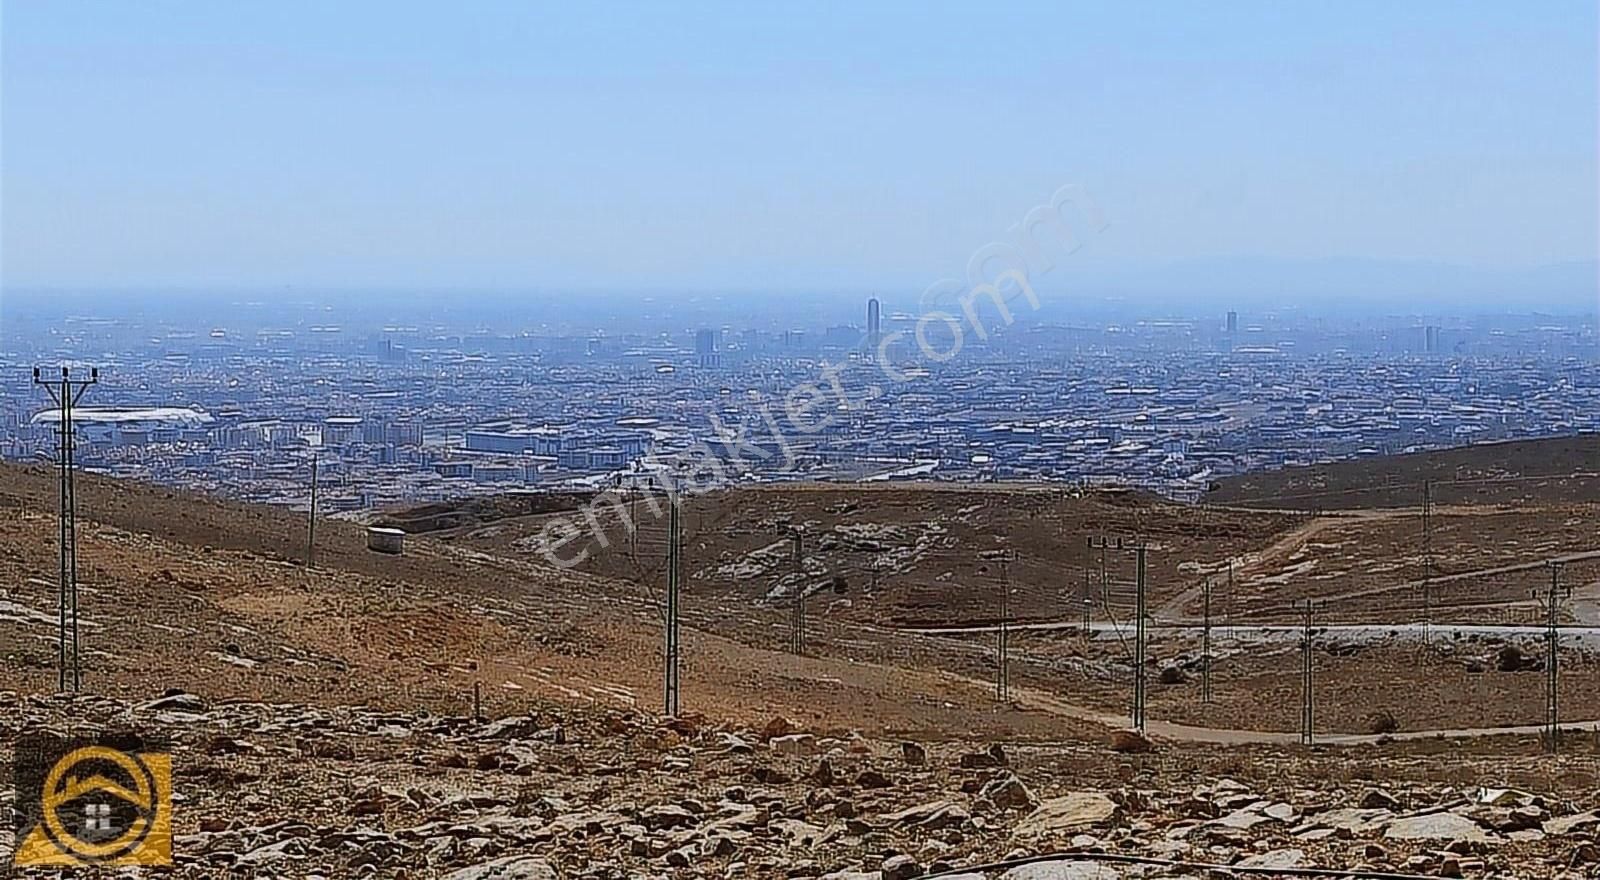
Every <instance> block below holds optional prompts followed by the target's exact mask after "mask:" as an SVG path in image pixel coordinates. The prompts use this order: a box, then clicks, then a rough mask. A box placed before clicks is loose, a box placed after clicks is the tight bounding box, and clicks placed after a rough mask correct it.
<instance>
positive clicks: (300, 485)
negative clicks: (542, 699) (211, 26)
mask: <svg viewBox="0 0 1600 880" xmlns="http://www.w3.org/2000/svg"><path fill="white" fill-rule="evenodd" d="M848 308H849V304H847V303H841V304H840V305H839V306H838V308H837V310H836V311H837V315H836V317H835V318H834V319H833V320H831V321H829V320H823V321H820V322H819V321H815V320H813V321H812V323H810V324H797V325H796V326H793V327H774V326H771V323H770V322H765V323H764V324H761V325H756V324H755V323H754V322H751V324H750V325H744V324H741V323H739V322H736V321H723V322H716V321H713V320H711V319H710V318H708V317H706V316H705V315H704V314H699V313H695V314H693V319H694V320H697V321H698V323H694V324H690V323H688V322H687V321H682V322H680V323H683V324H684V326H668V325H667V323H666V322H662V321H633V322H629V323H628V325H627V326H620V327H616V328H607V327H604V326H600V325H596V326H595V327H593V328H590V329H583V328H581V327H580V328H574V327H570V326H569V327H563V328H559V329H551V328H550V326H549V325H548V323H541V322H536V321H531V322H529V324H530V326H529V327H527V328H522V327H518V326H517V325H516V321H515V320H514V319H511V318H507V319H506V320H505V321H504V322H500V323H499V324H498V325H497V324H495V323H492V322H484V323H480V324H478V325H475V326H471V327H467V326H459V325H455V324H452V323H451V322H450V321H448V320H436V319H432V318H426V317H423V318H420V319H417V320H409V321H408V322H392V321H389V320H388V319H387V318H385V319H384V320H383V321H373V320H371V319H365V318H363V316H361V315H360V314H359V313H358V312H355V311H354V310H346V311H344V312H341V313H339V314H338V315H337V316H336V317H337V318H338V320H337V321H328V320H326V317H325V316H321V315H319V314H318V313H316V312H309V311H308V312H307V313H305V314H294V313H288V314H286V317H283V318H280V319H277V320H266V319H263V318H260V317H256V318H253V319H249V320H245V319H240V318H235V319H232V320H230V319H229V318H226V317H218V316H215V315H205V314H200V313H199V312H203V311H204V310H196V309H188V310H169V311H167V312H165V313H162V314H159V315H149V316H145V315H139V314H129V315H126V316H123V317H120V318H115V319H110V318H105V317H99V318H84V317H75V316H73V315H71V314H67V313H63V314H60V315H53V316H52V315H50V314H48V311H47V310H46V311H39V310H34V311H27V310H24V311H22V312H20V313H19V312H17V311H15V310H13V311H11V312H8V313H6V314H5V315H4V318H5V322H4V325H3V336H0V371H3V372H0V375H4V376H6V377H10V378H8V379H7V380H6V381H4V382H3V383H0V456H3V457H4V458H7V459H13V460H29V459H49V458H50V457H51V456H52V455H53V450H54V448H55V445H56V443H57V440H56V424H57V418H58V416H57V413H56V411H55V410H54V408H53V405H52V404H51V403H50V399H49V397H48V396H47V395H45V394H44V393H43V392H42V390H41V389H39V388H37V387H35V386H34V385H33V384H32V381H31V376H32V370H33V368H34V367H43V368H44V370H45V371H46V373H47V374H48V373H49V372H50V371H59V367H60V365H61V364H72V365H74V366H75V367H81V368H82V370H83V371H84V372H86V371H87V369H88V368H89V367H90V366H91V365H92V366H95V367H98V369H99V370H100V379H101V381H100V384H98V385H96V386H95V387H94V388H92V389H91V391H90V392H89V393H88V394H86V395H85V397H84V399H83V400H82V401H80V403H79V404H78V408H77V409H76V410H75V413H74V416H75V421H76V423H77V424H78V426H79V438H80V439H79V443H80V446H79V449H78V453H77V460H78V462H79V464H80V465H81V466H82V467H84V468H86V469H89V470H92V471H97V472H103V473H108V474H112V475H116V476H123V477H133V478H139V479H145V480H151V481H155V482H158V483H162V484H168V485H173V486H181V487H187V488H193V489H200V490H204V491H207V492H213V493H218V494H223V495H228V496H233V497H237V498H241V499H247V500H253V501H265V502H269V503H274V504H283V505H291V506H302V507H303V506H304V505H306V504H307V503H308V488H309V475H310V465H311V461H312V459H313V458H315V459H316V460H317V464H318V471H319V475H320V476H319V481H320V499H319V507H320V508H321V509H323V510H325V511H330V512H332V511H357V510H364V509H369V508H377V507H383V506H386V505H394V504H400V503H410V502H419V501H427V500H437V499H443V498H452V497H459V496H464V495H470V494H477V493H487V492H504V491H538V490H545V489H554V488H581V487H591V488H599V487H605V486H613V485H640V484H648V483H650V482H652V480H654V479H655V478H656V477H657V476H659V471H660V468H661V467H662V465H661V462H663V461H666V460H667V459H668V458H670V457H671V456H673V455H674V454H677V453H681V452H682V451H683V450H686V449H689V448H690V447H697V446H698V447H699V448H701V449H703V450H707V451H708V452H709V454H710V455H712V456H714V457H715V458H716V459H717V467H718V469H719V470H720V471H721V472H722V473H723V474H724V475H725V476H726V478H727V479H728V480H730V481H734V482H755V481H778V480H831V481H862V480H868V481H875V480H893V479H923V480H979V481H982V480H1038V481H1052V482H1065V483H1073V484H1091V485H1100V484H1113V485H1124V486H1132V487H1138V488H1143V489H1148V490H1153V491H1156V492H1159V493H1161V494H1164V495H1167V496H1169V497H1173V498H1177V499H1181V500H1194V499H1197V498H1199V497H1201V496H1202V495H1203V493H1204V492H1205V490H1206V489H1207V487H1208V486H1209V485H1210V483H1211V482H1212V481H1213V480H1215V479H1217V478H1219V477H1222V476H1226V475H1230V474H1235V473H1240V472H1243V471H1248V470H1254V469H1261V468H1279V467H1289V466H1294V465H1299V464H1308V463H1314V462H1324V461H1330V460H1336V459H1347V458H1353V457H1359V456H1368V455H1382V454H1390V453H1397V452H1405V451H1410V450H1420V449H1431V448H1438V447H1446V446H1457V445H1463V444H1468V443H1479V442H1486V441H1494V440H1502V439H1510V438H1521V437H1534V436H1549V435H1553V434H1570V433H1579V432H1587V431H1594V430H1596V429H1597V428H1600V358H1597V356H1596V351H1597V344H1600V340H1597V338H1596V333H1595V327H1594V321H1593V319H1592V318H1591V317H1583V316H1576V317H1570V318H1555V317H1549V316H1529V317H1511V316H1496V317H1475V318H1464V317H1462V318H1445V317H1441V318H1438V319H1426V320H1424V319H1418V318H1410V317H1408V318H1390V319H1354V318H1350V319H1342V320H1331V319H1315V318H1309V317H1306V316H1303V315H1300V314H1298V313H1292V314H1285V315H1278V314H1247V313H1241V312H1238V311H1221V312H1219V313H1215V314H1207V315H1202V316H1194V317H1187V318H1171V317H1163V318H1138V317H1133V316H1128V317H1124V318H1121V319H1112V318H1107V317H1095V318H1093V319H1074V320H1050V321H1045V320H1037V319H1033V318H1032V316H1024V317H1023V319H1021V320H1018V321H1017V322H1016V323H1013V324H1010V325H1009V326H1001V325H999V324H996V325H995V326H993V327H992V328H990V330H989V332H987V333H985V334H981V335H979V334H972V333H968V334H967V336H966V338H965V339H964V341H963V344H961V345H959V346H957V347H959V348H960V351H959V354H956V355H954V356H952V357H949V358H948V359H946V360H942V361H941V360H931V359H929V358H928V357H926V356H924V355H923V354H922V353H920V352H919V351H918V350H917V346H916V345H915V344H912V343H910V342H909V340H910V339H912V338H913V337H914V336H915V335H916V332H917V326H916V325H917V324H918V313H917V311H916V310H915V309H912V308H899V309H896V308H893V307H891V306H890V305H888V304H887V303H886V302H885V303H880V301H879V299H877V298H870V299H869V298H866V297H862V298H860V299H859V300H857V301H856V302H855V309H854V313H853V314H851V313H850V311H847V309H848ZM230 313H231V314H251V313H249V312H247V311H233V312H227V311H223V310H218V311H217V312H216V315H225V314H230ZM702 318H704V320H700V319H702ZM983 337H986V338H983ZM939 347H940V345H939V344H935V348H939ZM56 374H57V375H58V372H57V373H56ZM47 378H48V376H47ZM797 395H798V396H799V397H801V398H804V400H803V404H804V405H803V406H801V407H800V409H801V410H802V411H803V412H805V413H807V414H809V418H808V419H802V418H800V417H798V416H796V415H795V406H796V397H797ZM803 422H804V424H803Z"/></svg>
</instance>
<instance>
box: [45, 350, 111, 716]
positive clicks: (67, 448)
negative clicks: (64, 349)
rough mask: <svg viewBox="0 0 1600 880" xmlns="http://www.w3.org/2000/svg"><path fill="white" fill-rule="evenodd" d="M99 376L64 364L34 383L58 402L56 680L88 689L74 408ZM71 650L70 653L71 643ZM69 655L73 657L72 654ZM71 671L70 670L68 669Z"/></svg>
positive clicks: (64, 685)
mask: <svg viewBox="0 0 1600 880" xmlns="http://www.w3.org/2000/svg"><path fill="white" fill-rule="evenodd" d="M99 381H100V368H99V367H91V368H89V378H88V379H74V378H72V369H71V368H70V367H62V368H61V378H60V379H49V380H47V379H45V378H44V376H43V374H42V373H41V372H40V370H39V368H38V367H34V368H33V384H35V385H39V386H42V387H43V388H44V390H45V392H46V393H47V394H49V395H50V400H51V401H52V402H54V403H55V405H56V435H57V438H58V441H59V442H58V445H57V447H56V466H57V469H58V471H59V474H60V477H59V478H60V484H61V485H60V499H59V500H60V505H61V506H60V508H59V512H58V514H57V516H56V520H57V524H58V525H59V526H60V531H61V535H60V537H61V582H60V587H59V592H58V594H57V621H56V623H57V628H56V685H57V688H58V689H59V690H63V691H64V690H66V689H67V686H68V684H69V683H70V684H71V686H72V690H74V691H78V690H82V689H83V662H82V659H81V657H80V656H79V653H78V498H77V487H76V485H75V481H74V479H73V472H74V470H75V469H76V461H75V459H76V457H77V447H78V440H77V429H76V427H75V426H74V425H73V422H72V408H73V407H75V406H77V404H78V401H79V400H81V399H83V395H84V394H85V393H86V392H87V391H88V390H89V386H90V385H95V384H98V383H99ZM69 644H70V646H71V649H70V652H69V649H68V645H69ZM69 654H70V656H69ZM69 670H70V673H69Z"/></svg>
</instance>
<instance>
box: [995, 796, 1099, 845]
mask: <svg viewBox="0 0 1600 880" xmlns="http://www.w3.org/2000/svg"><path fill="white" fill-rule="evenodd" d="M1119 815H1121V809H1120V808H1119V807H1118V806H1117V802H1116V801H1113V800H1112V799H1111V798H1109V797H1107V796H1106V795H1105V794H1103V793H1101V792H1098V791H1075V792H1072V793H1071V794H1065V795H1062V796H1061V797H1055V798H1050V799H1049V800H1047V801H1045V802H1044V803H1042V804H1040V805H1039V808H1038V809H1037V810H1034V811H1033V812H1032V813H1029V814H1028V815H1027V817H1025V818H1024V819H1023V820H1022V821H1021V822H1019V823H1017V827H1016V830H1015V832H1014V833H1015V834H1016V836H1018V837H1034V838H1037V837H1057V836H1061V835H1065V834H1071V833H1074V832H1078V831H1083V830H1086V829H1089V828H1093V827H1095V826H1097V825H1104V824H1107V823H1110V822H1113V821H1115V820H1116V819H1117V817H1118V816H1119Z"/></svg>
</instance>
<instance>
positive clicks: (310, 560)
mask: <svg viewBox="0 0 1600 880" xmlns="http://www.w3.org/2000/svg"><path fill="white" fill-rule="evenodd" d="M316 564H317V456H316V454H315V453H313V454H312V455H311V512H310V513H308V514H307V515H306V568H311V567H313V566H315V565H316Z"/></svg>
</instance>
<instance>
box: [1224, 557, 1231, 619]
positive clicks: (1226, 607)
mask: <svg viewBox="0 0 1600 880" xmlns="http://www.w3.org/2000/svg"><path fill="white" fill-rule="evenodd" d="M1222 621H1223V623H1225V624H1229V625H1231V624H1232V623H1233V560H1232V559H1229V560H1228V596H1227V599H1226V600H1225V601H1224V604H1223V606H1222Z"/></svg>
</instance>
